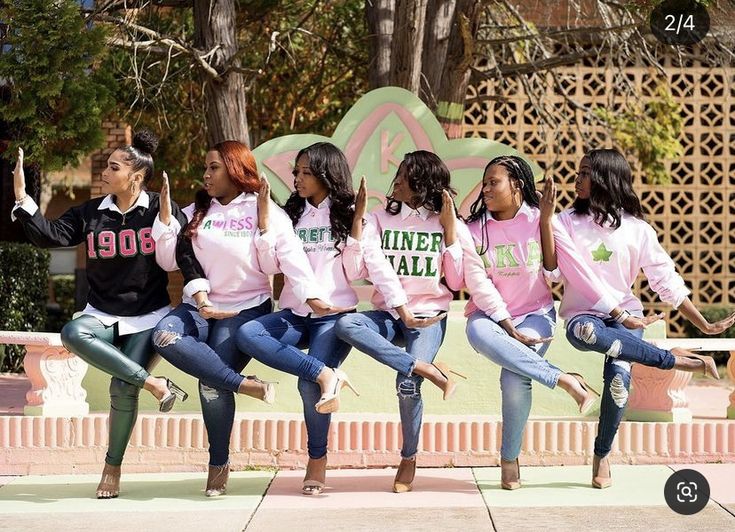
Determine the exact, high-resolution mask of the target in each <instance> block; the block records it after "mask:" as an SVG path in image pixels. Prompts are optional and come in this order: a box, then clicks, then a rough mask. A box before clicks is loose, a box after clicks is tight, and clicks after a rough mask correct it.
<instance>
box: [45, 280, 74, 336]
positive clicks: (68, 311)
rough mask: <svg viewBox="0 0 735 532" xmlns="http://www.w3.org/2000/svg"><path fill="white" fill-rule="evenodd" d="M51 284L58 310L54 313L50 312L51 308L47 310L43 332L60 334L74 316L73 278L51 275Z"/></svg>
mask: <svg viewBox="0 0 735 532" xmlns="http://www.w3.org/2000/svg"><path fill="white" fill-rule="evenodd" d="M51 283H52V284H53V287H54V299H56V303H57V304H58V309H57V310H56V311H55V312H52V311H51V308H49V309H48V317H47V318H46V327H45V330H46V331H48V332H56V333H57V332H61V328H62V327H63V326H64V325H65V324H66V323H67V322H69V321H71V317H72V315H73V314H74V288H75V282H74V276H73V275H52V276H51ZM50 306H51V305H49V307H50Z"/></svg>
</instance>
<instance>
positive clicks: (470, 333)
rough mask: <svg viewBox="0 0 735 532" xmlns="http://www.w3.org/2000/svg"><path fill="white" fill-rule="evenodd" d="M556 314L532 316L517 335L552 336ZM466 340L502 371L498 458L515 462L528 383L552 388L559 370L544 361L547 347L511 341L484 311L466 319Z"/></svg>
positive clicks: (528, 409) (528, 403) (528, 396)
mask: <svg viewBox="0 0 735 532" xmlns="http://www.w3.org/2000/svg"><path fill="white" fill-rule="evenodd" d="M555 323H556V312H555V311H554V310H551V311H550V312H549V313H547V314H545V315H538V314H532V315H530V316H528V317H527V318H526V319H525V320H523V322H522V323H521V324H520V325H518V326H517V327H516V329H518V331H519V332H521V333H523V334H525V335H526V336H531V337H535V338H546V337H549V336H553V334H554V325H555ZM467 339H468V340H469V342H470V345H471V346H472V348H473V349H474V350H475V351H477V352H478V353H480V354H481V355H483V356H485V357H487V358H489V359H490V360H492V361H493V362H495V363H496V364H497V365H499V366H501V367H502V368H503V369H502V370H501V371H500V390H501V396H502V403H503V405H502V412H503V435H502V443H501V446H500V457H501V458H502V459H503V460H506V461H514V460H515V459H516V458H518V455H519V454H521V443H522V442H523V431H524V430H525V428H526V422H527V421H528V415H529V413H530V412H531V399H532V397H531V380H535V381H536V382H540V383H541V384H543V385H544V386H548V387H549V388H554V387H555V386H556V383H557V381H558V380H559V376H560V375H561V374H562V373H563V372H562V371H561V370H560V369H559V368H557V367H556V366H554V365H553V364H551V363H550V362H549V361H548V360H546V359H544V358H543V357H544V355H545V354H546V351H547V349H548V348H549V344H548V343H547V344H535V345H534V346H532V347H530V346H527V345H525V344H522V343H521V342H519V341H518V340H516V339H515V338H511V337H510V336H509V335H508V333H507V332H505V330H504V329H503V328H502V327H501V326H500V325H498V324H497V323H496V322H494V321H493V320H491V319H490V318H489V317H488V316H486V315H485V314H484V313H483V312H480V311H478V312H475V313H474V314H472V315H471V316H470V317H469V319H468V320H467Z"/></svg>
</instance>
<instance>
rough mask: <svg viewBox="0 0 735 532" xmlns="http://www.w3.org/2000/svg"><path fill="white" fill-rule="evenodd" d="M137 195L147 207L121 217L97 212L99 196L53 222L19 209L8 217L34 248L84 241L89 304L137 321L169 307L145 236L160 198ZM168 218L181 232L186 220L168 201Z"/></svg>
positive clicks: (153, 194)
mask: <svg viewBox="0 0 735 532" xmlns="http://www.w3.org/2000/svg"><path fill="white" fill-rule="evenodd" d="M143 193H145V194H148V199H149V205H148V208H146V207H143V206H137V207H133V209H131V210H130V211H128V212H127V213H125V214H121V213H119V212H116V211H113V210H110V209H106V208H105V209H102V210H100V209H98V207H99V206H100V204H101V203H102V202H103V201H104V199H105V198H104V197H102V198H95V199H92V200H89V201H87V202H85V203H82V204H81V205H78V206H76V207H72V208H71V209H69V210H68V211H66V212H65V213H64V214H63V215H62V216H61V217H60V218H59V219H57V220H54V221H49V220H47V219H46V218H44V217H43V215H42V214H41V211H40V209H39V210H37V211H36V212H35V214H33V215H30V214H28V212H27V211H25V210H24V209H23V208H22V207H21V208H18V209H15V210H14V211H13V214H14V215H15V217H16V218H18V219H19V220H20V221H21V223H22V224H23V229H24V230H25V232H26V234H27V235H28V238H29V239H30V240H31V242H33V243H34V244H35V245H37V246H39V247H42V248H48V247H66V246H76V245H78V244H80V243H82V242H85V241H86V244H87V245H86V247H87V280H88V282H89V297H88V301H89V303H90V304H91V305H92V306H93V307H94V308H96V309H98V310H101V311H102V312H106V313H107V314H112V315H114V316H142V315H144V314H148V313H149V312H153V311H154V310H158V309H159V308H161V307H164V306H166V305H168V304H169V303H170V299H169V297H168V291H167V289H166V287H167V286H168V274H167V273H166V272H165V271H164V270H163V269H162V268H161V267H160V266H159V265H158V264H157V263H156V255H155V243H154V241H153V238H152V237H151V228H152V226H153V222H154V221H155V219H156V216H158V210H159V205H160V197H159V194H158V193H156V192H147V191H146V192H143ZM171 214H172V216H174V217H175V218H176V219H177V220H178V221H179V223H180V224H181V225H182V227H183V226H184V225H186V216H184V214H183V213H182V212H181V210H180V209H179V207H178V205H176V203H174V202H172V203H171Z"/></svg>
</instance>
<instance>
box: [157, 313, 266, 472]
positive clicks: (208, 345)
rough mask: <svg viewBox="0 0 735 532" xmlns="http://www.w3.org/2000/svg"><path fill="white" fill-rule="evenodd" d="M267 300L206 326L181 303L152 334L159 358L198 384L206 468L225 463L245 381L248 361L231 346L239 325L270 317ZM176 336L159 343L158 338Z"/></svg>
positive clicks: (245, 356)
mask: <svg viewBox="0 0 735 532" xmlns="http://www.w3.org/2000/svg"><path fill="white" fill-rule="evenodd" d="M271 307H272V305H271V300H270V299H269V300H267V301H265V302H264V303H262V304H261V305H258V306H257V307H252V308H249V309H245V310H243V311H241V312H240V313H239V314H238V315H237V316H233V317H232V318H226V319H223V320H214V319H211V320H205V319H204V318H202V316H201V315H200V314H199V312H198V311H197V309H196V308H195V307H193V306H192V305H188V304H186V303H182V304H181V305H179V306H178V307H176V308H175V309H173V310H172V311H171V312H169V313H168V314H167V315H166V316H165V317H164V318H163V319H162V320H161V321H160V322H158V325H156V326H155V328H154V331H153V346H154V347H155V348H156V351H158V352H159V353H160V354H161V356H162V357H163V358H165V359H166V360H168V361H169V362H170V363H171V364H172V365H173V366H176V367H177V368H179V369H180V370H182V371H185V372H186V373H188V374H189V375H193V376H194V377H197V378H198V379H199V398H200V400H201V404H202V416H203V417H204V426H205V427H206V428H207V436H208V438H209V465H211V466H222V465H225V464H226V463H227V462H228V461H229V454H230V433H231V432H232V426H233V424H234V421H235V394H234V392H237V390H238V388H239V387H240V383H241V382H242V381H243V380H244V379H245V377H243V376H242V375H240V372H241V371H242V370H243V368H245V366H246V365H247V363H248V362H250V357H249V356H248V355H246V354H244V353H242V352H241V351H240V350H239V349H238V348H237V345H236V344H235V333H236V332H237V330H238V329H239V328H240V326H242V325H243V324H244V323H246V322H248V321H250V320H252V319H255V318H258V317H260V316H262V315H264V314H267V313H269V312H270V311H271ZM171 332H173V333H176V334H177V335H178V338H177V339H176V340H175V341H174V342H172V343H167V342H162V341H161V338H162V335H163V333H171Z"/></svg>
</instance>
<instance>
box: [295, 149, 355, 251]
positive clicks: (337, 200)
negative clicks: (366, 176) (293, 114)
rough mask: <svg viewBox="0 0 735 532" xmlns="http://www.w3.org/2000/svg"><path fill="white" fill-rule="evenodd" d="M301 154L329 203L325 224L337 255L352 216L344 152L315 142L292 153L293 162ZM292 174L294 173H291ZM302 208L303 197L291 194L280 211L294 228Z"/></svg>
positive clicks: (353, 195) (348, 169)
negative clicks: (282, 211) (322, 186)
mask: <svg viewBox="0 0 735 532" xmlns="http://www.w3.org/2000/svg"><path fill="white" fill-rule="evenodd" d="M302 155H306V156H307V157H308V158H309V169H310V170H311V173H312V174H313V175H314V177H316V178H317V179H318V180H319V181H320V182H321V183H322V184H323V185H324V186H325V187H326V188H327V194H328V196H329V198H330V199H331V201H332V206H331V207H330V209H329V223H330V225H331V230H332V238H333V239H334V248H335V249H336V250H337V255H339V254H340V253H341V250H340V249H339V247H338V246H339V244H340V243H341V242H346V241H347V237H348V236H349V235H350V230H351V229H352V219H353V218H354V214H355V209H354V207H353V205H354V203H355V191H354V189H353V188H352V173H351V172H350V166H349V164H348V163H347V158H346V157H345V155H344V153H342V151H341V150H340V149H339V148H337V146H335V145H334V144H331V143H329V142H317V143H315V144H312V145H311V146H308V147H306V148H303V149H302V150H301V151H299V153H298V154H296V159H295V161H298V160H299V158H300V157H301V156H302ZM295 161H294V162H295ZM295 174H296V170H294V175H295ZM305 207H306V198H302V197H301V196H299V194H298V193H297V192H293V193H292V194H291V195H290V196H289V198H288V199H287V200H286V205H285V206H284V207H283V208H284V210H285V211H286V214H288V217H289V218H291V222H292V223H293V224H294V226H295V225H296V224H297V223H298V221H299V220H300V219H301V215H302V214H303V213H304V208H305Z"/></svg>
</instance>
